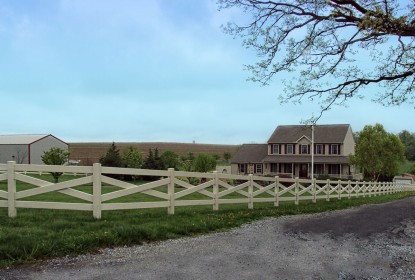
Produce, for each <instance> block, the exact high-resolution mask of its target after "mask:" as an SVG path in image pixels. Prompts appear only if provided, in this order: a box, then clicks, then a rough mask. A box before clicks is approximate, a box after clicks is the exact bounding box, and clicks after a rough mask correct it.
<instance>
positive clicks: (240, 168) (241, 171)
mask: <svg viewBox="0 0 415 280" xmlns="http://www.w3.org/2000/svg"><path fill="white" fill-rule="evenodd" d="M245 172H246V164H243V163H242V164H239V173H245Z"/></svg>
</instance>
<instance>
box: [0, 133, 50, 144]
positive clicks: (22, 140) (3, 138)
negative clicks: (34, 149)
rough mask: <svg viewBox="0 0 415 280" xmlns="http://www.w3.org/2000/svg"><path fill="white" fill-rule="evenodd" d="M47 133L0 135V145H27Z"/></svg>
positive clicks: (45, 135)
mask: <svg viewBox="0 0 415 280" xmlns="http://www.w3.org/2000/svg"><path fill="white" fill-rule="evenodd" d="M49 135H50V134H16V135H0V145H27V144H31V143H33V142H36V141H38V140H40V139H42V138H45V137H47V136H49Z"/></svg>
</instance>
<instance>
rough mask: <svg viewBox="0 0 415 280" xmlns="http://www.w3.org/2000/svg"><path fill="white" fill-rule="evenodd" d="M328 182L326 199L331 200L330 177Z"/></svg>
mask: <svg viewBox="0 0 415 280" xmlns="http://www.w3.org/2000/svg"><path fill="white" fill-rule="evenodd" d="M326 184H327V185H326V201H330V179H327V183H326Z"/></svg>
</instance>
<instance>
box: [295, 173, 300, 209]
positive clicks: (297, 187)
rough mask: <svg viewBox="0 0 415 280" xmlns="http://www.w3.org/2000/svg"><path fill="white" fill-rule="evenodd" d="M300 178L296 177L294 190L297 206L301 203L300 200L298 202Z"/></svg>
mask: <svg viewBox="0 0 415 280" xmlns="http://www.w3.org/2000/svg"><path fill="white" fill-rule="evenodd" d="M298 180H299V179H298V177H295V187H294V189H295V205H298V202H299V200H298V197H299V195H298V193H299V186H298V184H299V182H298Z"/></svg>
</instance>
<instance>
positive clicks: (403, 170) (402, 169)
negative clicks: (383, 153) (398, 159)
mask: <svg viewBox="0 0 415 280" xmlns="http://www.w3.org/2000/svg"><path fill="white" fill-rule="evenodd" d="M414 164H415V160H410V161H407V162H406V163H404V164H402V165H401V167H400V169H399V173H400V174H402V173H406V172H407V171H408V170H409V169H410V168H411V167H412V166H413V165H414Z"/></svg>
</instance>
